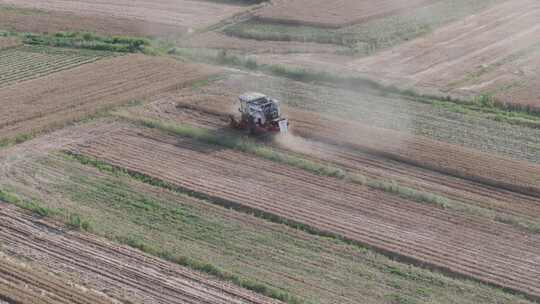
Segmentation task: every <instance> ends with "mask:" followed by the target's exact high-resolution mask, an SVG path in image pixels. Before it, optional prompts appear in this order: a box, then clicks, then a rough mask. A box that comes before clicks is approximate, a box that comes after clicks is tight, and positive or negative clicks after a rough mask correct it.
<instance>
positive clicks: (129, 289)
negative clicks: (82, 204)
mask: <svg viewBox="0 0 540 304" xmlns="http://www.w3.org/2000/svg"><path fill="white" fill-rule="evenodd" d="M0 219H1V220H0V244H2V250H3V251H5V252H6V253H8V254H11V255H17V256H19V257H24V258H27V259H29V260H30V262H29V263H38V264H40V265H42V266H45V267H48V268H50V269H54V271H55V272H56V273H59V274H61V275H62V276H64V277H66V278H70V279H72V280H75V281H77V282H81V283H84V285H87V286H89V287H91V288H92V289H95V290H99V291H101V292H103V293H104V294H107V295H108V296H110V297H113V298H116V299H119V300H129V301H130V302H134V303H277V302H276V301H273V300H270V299H267V298H264V297H261V296H259V295H256V294H254V293H251V292H248V291H245V290H242V289H240V288H238V287H235V286H234V285H231V284H228V283H223V282H217V281H213V280H211V279H209V278H208V277H206V276H205V275H202V274H199V273H196V272H193V271H191V270H188V269H186V268H183V267H180V266H178V265H175V264H172V263H168V262H165V261H163V260H160V259H157V258H154V257H152V256H149V255H146V254H143V253H141V252H139V251H137V250H133V249H130V248H128V247H125V246H119V245H116V244H112V243H109V242H106V241H103V240H100V239H96V238H94V237H91V236H88V235H85V234H80V233H76V232H68V231H65V230H63V229H62V228H61V227H58V226H56V225H54V224H51V223H49V222H46V221H42V220H37V219H34V218H32V217H31V216H28V215H26V214H23V213H20V212H18V211H17V210H16V209H15V208H14V207H11V206H7V205H5V204H3V203H0ZM0 273H1V272H0ZM53 286H54V285H52V286H50V287H53ZM79 303H87V302H79Z"/></svg>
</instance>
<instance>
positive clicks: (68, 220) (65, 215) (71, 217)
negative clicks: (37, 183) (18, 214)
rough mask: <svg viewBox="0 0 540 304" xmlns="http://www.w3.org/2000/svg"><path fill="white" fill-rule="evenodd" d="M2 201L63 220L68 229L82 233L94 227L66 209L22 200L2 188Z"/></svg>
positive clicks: (30, 200) (35, 201) (43, 215)
mask: <svg viewBox="0 0 540 304" xmlns="http://www.w3.org/2000/svg"><path fill="white" fill-rule="evenodd" d="M0 201H4V202H6V203H10V204H13V205H15V206H17V207H19V208H22V209H24V210H28V211H30V212H32V213H34V214H36V215H39V216H42V217H51V218H55V219H59V220H62V221H63V222H64V223H65V224H66V225H67V226H68V227H70V228H72V229H77V230H81V231H91V230H92V225H91V223H90V222H89V221H87V220H84V219H82V218H81V216H80V215H79V214H77V213H70V212H68V211H67V210H64V209H56V208H51V207H48V206H46V204H44V203H43V202H41V201H39V200H35V199H28V198H21V197H20V196H19V195H17V194H15V193H14V192H11V191H9V190H6V189H3V188H0Z"/></svg>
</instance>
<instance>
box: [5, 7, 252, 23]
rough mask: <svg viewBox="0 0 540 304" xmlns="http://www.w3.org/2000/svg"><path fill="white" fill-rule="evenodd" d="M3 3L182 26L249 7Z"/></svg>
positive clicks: (75, 13)
mask: <svg viewBox="0 0 540 304" xmlns="http://www.w3.org/2000/svg"><path fill="white" fill-rule="evenodd" d="M0 4H3V5H9V6H16V7H22V8H29V9H39V10H43V11H53V12H64V13H72V14H74V15H80V16H85V17H87V16H88V17H100V18H121V19H130V20H138V21H144V22H149V23H148V24H146V26H149V27H150V26H152V25H153V24H157V25H158V26H159V25H160V24H161V25H168V26H177V27H179V28H180V30H182V29H185V28H187V27H189V28H199V27H204V26H209V25H211V24H214V23H217V22H219V21H220V20H222V19H225V18H227V17H230V16H232V15H234V14H236V13H239V12H242V11H243V10H245V9H246V7H245V6H241V5H233V4H223V3H216V2H211V1H196V0H158V1H149V0H135V1H133V0H114V1H105V2H103V1H98V2H96V1H93V0H77V1H64V0H52V1H32V0H1V1H0Z"/></svg>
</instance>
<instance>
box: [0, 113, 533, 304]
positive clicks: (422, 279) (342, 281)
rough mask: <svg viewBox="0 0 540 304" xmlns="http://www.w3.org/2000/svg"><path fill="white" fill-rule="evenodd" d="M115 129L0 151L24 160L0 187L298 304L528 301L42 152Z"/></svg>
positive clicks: (93, 128)
mask: <svg viewBox="0 0 540 304" xmlns="http://www.w3.org/2000/svg"><path fill="white" fill-rule="evenodd" d="M121 128H126V126H125V125H124V126H122V125H119V124H117V123H114V124H110V123H99V124H98V123H97V122H96V121H93V122H91V124H90V125H88V124H85V125H82V126H75V127H70V128H67V129H71V131H69V132H67V131H68V130H67V129H65V130H60V131H57V132H54V133H52V134H50V135H47V136H46V137H43V138H37V139H34V140H31V141H28V142H26V143H23V144H21V145H17V146H14V147H11V148H9V149H6V150H4V151H3V152H4V155H3V156H2V157H3V159H2V160H4V159H5V158H8V159H9V158H12V157H13V156H14V155H17V156H19V155H21V154H26V155H24V157H22V158H20V159H19V161H18V162H16V163H12V164H11V166H8V167H6V168H3V169H4V170H3V171H2V172H3V173H2V176H1V178H0V179H1V182H0V183H1V184H2V185H3V187H4V188H9V189H12V190H13V191H15V192H16V193H18V194H20V195H22V196H24V197H27V198H32V199H34V200H37V201H40V202H41V203H42V204H43V206H44V207H48V208H52V209H62V210H67V211H69V212H72V213H76V214H83V215H84V219H85V220H88V221H89V222H90V223H91V227H92V233H94V234H97V235H101V236H104V237H107V238H109V239H131V240H136V241H140V242H142V244H144V245H145V247H146V248H152V249H153V250H157V251H160V250H163V251H164V252H167V253H170V254H171V256H176V255H177V256H182V257H187V258H190V259H194V260H197V261H202V262H209V263H211V264H213V265H215V266H217V267H219V268H220V269H222V270H223V271H226V272H228V273H232V274H235V275H238V276H240V277H241V278H242V279H246V280H249V281H255V282H258V283H262V284H265V285H266V286H272V287H273V288H277V289H279V290H282V291H287V292H288V293H289V294H291V295H294V296H295V297H297V298H300V299H301V300H302V301H301V302H300V303H332V302H339V303H357V301H358V299H359V298H361V299H364V300H365V301H366V302H370V303H371V302H372V303H386V304H392V303H395V301H397V300H396V299H402V301H412V302H423V301H433V302H437V303H440V302H453V301H455V299H459V302H460V303H470V304H473V303H476V304H477V303H486V304H487V303H493V302H494V301H498V302H499V303H508V304H510V303H523V304H524V303H529V302H527V301H526V300H523V299H520V298H519V297H514V296H510V295H508V294H504V293H502V292H501V291H500V290H497V289H493V288H489V287H486V286H485V285H480V284H477V283H473V282H470V281H459V280H454V279H450V278H448V277H445V276H443V275H441V274H435V273H432V272H430V271H427V270H422V269H420V268H416V267H412V266H409V265H405V264H402V263H398V262H395V261H392V260H391V259H388V258H386V257H384V256H382V255H379V254H376V253H374V252H373V251H371V250H367V249H365V248H360V247H357V246H352V245H350V244H346V243H345V242H342V241H338V240H334V239H328V238H324V237H318V236H315V235H311V234H308V233H305V232H302V231H299V230H297V229H293V228H289V227H287V226H285V225H281V224H275V223H270V222H268V221H266V220H263V219H260V218H256V217H253V216H251V215H248V214H244V213H239V212H235V211H232V210H229V209H226V208H222V207H220V206H216V205H213V204H210V203H209V202H207V201H202V200H200V199H195V198H193V197H189V196H186V195H185V194H183V193H174V192H170V191H166V190H164V189H162V188H157V187H152V186H150V185H147V184H143V183H140V182H139V181H137V180H136V179H134V178H132V177H130V176H126V175H122V174H120V175H118V174H112V173H109V172H108V171H98V170H97V169H96V168H94V167H93V166H90V165H83V164H80V163H79V162H78V161H76V160H74V159H72V158H70V157H66V156H63V155H57V154H51V155H47V153H46V152H47V151H48V150H50V149H53V150H54V149H59V148H61V147H62V146H63V145H65V144H66V143H68V142H70V140H69V141H68V140H65V139H66V138H69V137H70V136H71V137H73V138H74V139H75V138H76V139H77V140H78V141H83V140H84V139H89V138H92V137H96V136H99V134H102V135H103V136H105V137H107V136H108V135H107V132H105V131H109V132H117V131H118V130H119V129H121ZM127 128H128V129H129V128H130V127H127ZM70 134H71V135H70ZM77 134H78V135H79V136H77ZM48 137H50V138H48ZM55 141H56V143H55V147H50V142H55ZM62 141H64V143H63V144H62ZM44 150H45V151H44ZM7 152H9V153H7ZM44 152H45V153H44ZM148 227H152V228H151V229H149V228H148ZM0 241H1V238H0ZM269 253H271V254H269ZM37 262H39V261H37ZM98 289H99V288H98ZM99 290H101V289H99ZM113 290H115V288H113ZM108 293H111V291H109V292H108Z"/></svg>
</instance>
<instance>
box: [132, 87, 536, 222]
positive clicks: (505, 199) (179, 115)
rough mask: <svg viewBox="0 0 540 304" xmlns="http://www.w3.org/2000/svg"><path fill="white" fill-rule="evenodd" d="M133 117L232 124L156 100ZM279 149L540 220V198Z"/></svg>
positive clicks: (293, 141)
mask: <svg viewBox="0 0 540 304" xmlns="http://www.w3.org/2000/svg"><path fill="white" fill-rule="evenodd" d="M129 113H131V114H128V115H133V117H138V118H139V117H143V118H145V117H146V118H150V119H156V120H159V121H163V122H167V123H173V124H175V123H176V124H189V125H193V126H197V127H201V128H206V129H210V130H215V131H217V130H221V129H223V128H224V127H226V126H227V124H228V117H227V116H226V115H225V114H220V113H218V112H215V113H211V112H209V111H205V108H199V107H197V106H188V105H178V106H176V103H175V102H172V103H171V100H170V99H169V98H167V97H163V99H160V98H158V99H157V100H156V101H155V102H153V103H151V104H149V105H147V106H145V107H144V108H139V109H137V108H132V109H130V112H129ZM277 146H278V147H280V148H283V149H286V150H289V151H292V152H295V153H301V154H303V155H304V157H306V158H309V159H312V160H313V161H316V162H321V161H323V162H327V163H332V164H335V165H337V166H339V167H341V168H344V169H347V170H348V171H350V172H354V173H360V174H362V175H364V176H367V177H369V178H373V179H379V180H385V181H396V182H398V183H399V184H401V185H404V186H408V187H411V188H414V189H418V190H419V191H427V192H430V193H434V194H438V195H442V196H444V197H447V198H450V199H454V200H457V201H461V202H464V203H468V204H471V206H480V207H482V208H487V209H489V210H494V211H497V212H500V214H501V215H504V214H512V215H515V216H518V217H521V218H526V219H528V220H532V221H537V220H538V218H539V217H540V198H536V197H533V196H529V195H525V194H518V193H516V192H512V191H508V190H504V189H501V188H498V187H492V186H488V185H484V184H481V183H478V182H473V181H470V180H464V179H461V178H457V177H453V176H450V175H446V174H442V173H438V172H435V171H432V170H427V169H423V168H420V167H417V166H413V165H408V164H406V163H402V162H398V161H395V160H391V159H388V158H384V157H381V156H377V155H374V154H369V153H365V152H362V151H360V150H359V149H349V148H346V147H340V146H333V145H328V144H324V143H321V142H317V141H312V140H308V139H304V138H301V137H291V138H285V139H282V140H278V141H277Z"/></svg>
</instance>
